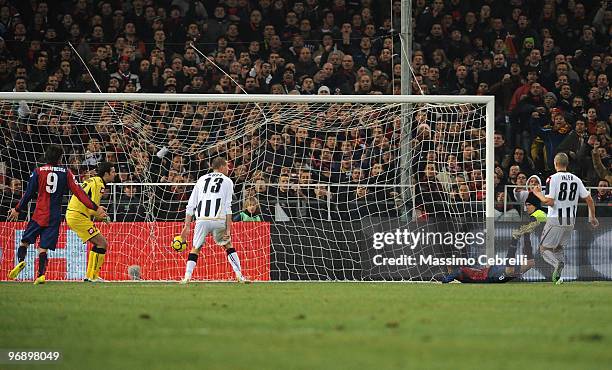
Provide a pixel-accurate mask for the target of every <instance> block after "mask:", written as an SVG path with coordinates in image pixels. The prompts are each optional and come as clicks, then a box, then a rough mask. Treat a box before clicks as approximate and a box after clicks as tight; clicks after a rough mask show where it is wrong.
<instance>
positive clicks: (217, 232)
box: [193, 220, 230, 249]
mask: <svg viewBox="0 0 612 370" xmlns="http://www.w3.org/2000/svg"><path fill="white" fill-rule="evenodd" d="M209 233H212V234H213V238H214V239H215V243H217V244H219V245H226V244H227V243H229V242H230V241H229V240H225V239H223V235H224V234H225V220H200V221H196V224H195V230H194V233H193V247H194V248H198V249H199V248H201V247H202V246H203V245H204V242H206V236H207V235H208V234H209Z"/></svg>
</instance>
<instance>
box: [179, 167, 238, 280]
mask: <svg viewBox="0 0 612 370" xmlns="http://www.w3.org/2000/svg"><path fill="white" fill-rule="evenodd" d="M211 167H212V169H213V172H211V173H209V174H206V175H204V176H202V177H200V178H199V179H198V182H197V183H196V185H195V186H194V188H193V191H192V193H191V196H190V197H189V202H188V204H187V210H186V212H185V213H186V215H185V226H184V227H183V231H182V232H181V238H182V240H187V237H188V236H189V230H190V228H191V221H192V220H193V219H194V218H195V221H196V224H195V231H194V235H193V248H192V249H191V252H189V257H188V258H187V266H186V268H185V277H184V278H183V280H181V284H186V283H188V282H189V280H191V275H192V274H193V270H194V269H195V266H196V263H197V262H198V255H199V253H200V248H202V246H203V245H204V242H205V241H206V236H207V235H208V234H209V233H212V234H213V237H214V239H215V242H216V243H217V244H218V245H220V246H222V247H223V248H225V252H226V253H227V260H228V261H229V263H230V265H231V266H232V269H233V270H234V273H235V274H236V280H238V281H239V282H241V283H246V282H248V281H247V280H246V279H245V277H244V276H242V272H241V270H240V259H238V254H237V253H236V250H235V249H234V248H233V247H232V242H231V239H230V236H231V232H232V195H233V193H234V183H233V182H232V180H231V179H230V178H229V177H227V173H228V170H229V169H228V167H227V161H226V160H225V159H223V158H221V157H217V158H215V159H213V161H212V164H211Z"/></svg>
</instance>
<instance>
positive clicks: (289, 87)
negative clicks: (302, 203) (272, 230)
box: [0, 0, 612, 219]
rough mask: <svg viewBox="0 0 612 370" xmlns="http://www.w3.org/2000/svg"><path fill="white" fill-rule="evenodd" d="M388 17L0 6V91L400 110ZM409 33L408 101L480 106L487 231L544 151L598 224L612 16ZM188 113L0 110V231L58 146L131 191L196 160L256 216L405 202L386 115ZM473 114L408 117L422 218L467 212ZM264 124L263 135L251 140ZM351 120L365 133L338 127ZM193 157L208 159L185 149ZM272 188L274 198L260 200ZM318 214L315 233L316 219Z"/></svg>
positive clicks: (444, 19) (603, 5)
mask: <svg viewBox="0 0 612 370" xmlns="http://www.w3.org/2000/svg"><path fill="white" fill-rule="evenodd" d="M400 14H401V1H399V0H393V1H374V0H304V1H293V0H221V1H216V0H209V1H187V0H165V1H164V0H159V1H153V0H133V1H121V0H115V1H88V0H77V1H37V0H30V1H26V0H24V1H8V0H0V89H1V90H2V91H7V92H10V91H16V92H21V91H45V92H98V91H99V90H98V89H100V90H101V91H103V92H111V93H122V92H129V93H133V92H142V93H147V92H149V93H152V92H156V93H166V94H173V93H189V94H211V93H214V94H234V93H238V94H242V93H248V94H301V95H308V94H318V95H324V94H343V95H346V94H399V93H400V86H401V84H400V77H401V68H400V63H401V58H405V53H403V52H402V51H401V50H402V48H405V47H406V45H405V44H402V42H400V38H399V36H398V33H399V31H400ZM412 26H413V29H412V32H413V50H412V60H411V67H412V72H413V76H412V86H411V89H412V93H413V94H449V95H494V96H495V128H496V131H495V144H494V145H495V162H496V167H495V170H494V176H495V177H494V179H495V180H494V183H495V189H494V190H495V193H496V199H497V201H498V202H497V210H498V212H499V213H500V214H504V213H508V212H514V211H517V207H516V206H513V205H510V206H507V207H506V208H504V206H503V204H504V200H505V201H506V202H508V201H509V202H512V201H513V200H514V199H513V193H512V192H509V193H506V192H505V191H504V187H505V185H519V186H522V185H524V184H525V181H526V179H527V178H528V177H529V176H530V175H533V174H537V175H539V176H540V177H541V178H542V179H543V180H544V179H545V178H546V176H548V174H550V173H551V171H553V170H554V169H553V166H552V158H553V157H554V155H555V154H556V153H559V152H565V153H567V154H568V155H569V157H570V160H571V162H570V170H571V171H572V172H574V173H576V174H577V175H578V176H580V177H581V178H582V179H584V181H585V184H586V185H588V186H592V187H598V188H600V189H599V190H594V193H593V195H594V197H595V200H596V202H598V203H599V204H600V205H602V206H603V205H605V206H606V207H603V208H602V209H604V211H605V210H606V209H608V210H609V208H610V207H609V205H610V199H611V195H610V194H611V192H610V191H608V190H605V187H609V186H610V184H611V182H612V175H611V172H610V171H611V168H612V160H611V157H610V154H611V153H612V139H611V136H610V129H611V125H612V90H611V88H610V79H611V78H612V50H611V48H612V2H611V3H610V4H608V2H607V1H592V0H585V1H574V0H543V1H538V0H533V1H527V0H503V1H500V0H477V1H466V0H446V1H445V0H431V1H428V0H414V1H413V20H412ZM71 45H72V46H71ZM81 59H82V60H81ZM83 62H84V63H85V64H86V65H87V68H85V64H84V63H83ZM205 101H206V99H205V97H204V98H203V103H201V104H165V103H159V104H154V105H148V106H146V107H144V106H140V107H134V106H130V105H126V106H118V107H117V112H116V111H113V110H112V109H109V108H108V106H96V107H95V108H91V107H87V106H83V103H80V102H76V103H74V104H70V106H64V107H49V106H46V105H36V104H29V105H28V104H25V103H23V104H9V103H3V104H2V106H1V107H0V109H1V114H0V192H2V196H1V198H2V204H3V205H2V209H0V213H2V216H0V217H4V214H5V213H6V212H5V210H6V209H7V207H9V206H10V204H11V202H14V201H15V200H16V199H19V197H20V194H21V192H22V191H23V187H24V184H25V183H26V182H27V179H28V176H29V172H30V171H31V169H32V168H33V167H34V166H35V165H36V163H37V159H38V155H39V154H40V153H42V145H41V144H44V143H48V142H58V141H59V142H61V143H63V144H65V148H66V151H67V153H68V154H69V156H68V157H67V162H68V163H69V165H70V166H71V168H72V169H73V171H74V172H75V173H76V174H78V175H79V176H80V177H81V178H86V177H87V176H91V174H92V169H93V168H94V167H95V165H96V164H97V163H98V162H99V161H102V160H111V161H115V162H118V163H121V166H120V168H119V173H120V174H119V178H118V179H117V181H122V182H128V181H131V182H139V181H141V180H142V179H143V178H144V177H143V174H146V179H147V180H152V181H159V182H172V183H174V182H176V183H183V182H191V181H194V180H195V179H197V177H198V176H199V174H201V173H202V171H206V170H207V169H208V162H209V160H210V158H212V157H213V156H215V155H219V154H221V155H224V156H227V157H228V158H229V159H230V163H231V166H232V173H231V177H232V178H233V179H234V181H235V182H236V183H237V184H246V183H249V184H252V183H257V182H259V185H257V184H255V185H254V186H251V185H249V186H242V187H240V188H239V193H240V195H241V197H242V199H246V198H251V197H254V198H257V199H259V202H260V208H261V209H260V211H261V212H262V213H263V214H264V215H268V216H270V217H271V215H273V214H275V213H277V212H276V211H275V210H274V209H270V208H274V207H272V206H271V205H270V204H271V201H270V200H271V199H280V198H281V197H288V199H294V198H295V199H305V200H308V201H310V200H314V201H316V202H318V203H321V204H328V203H330V202H329V201H328V197H332V198H333V203H334V204H345V203H346V204H352V203H355V201H357V203H359V201H360V200H368V201H370V202H366V203H373V202H371V201H376V202H378V206H377V207H378V208H376V211H380V212H382V211H381V210H384V212H392V211H391V210H392V209H394V207H395V205H396V204H397V203H398V202H397V200H398V194H399V193H401V192H402V191H404V189H402V188H397V187H394V186H393V185H398V184H399V182H400V181H399V178H400V176H399V171H398V169H399V166H400V159H399V154H400V140H399V139H400V138H399V135H400V131H399V128H400V124H401V122H400V121H399V119H394V118H392V117H393V116H394V115H395V116H397V117H399V111H397V110H395V111H394V110H393V109H387V110H383V111H381V112H377V113H376V114H374V113H372V112H370V111H368V110H367V109H366V110H365V111H364V110H363V109H362V110H358V111H356V110H355V109H354V108H351V107H350V105H339V104H336V105H330V106H328V107H326V108H325V109H321V108H320V107H319V108H317V109H314V108H312V109H311V111H309V110H308V109H309V108H308V107H306V108H304V111H303V112H302V113H303V115H302V116H301V117H307V118H308V119H307V121H306V122H300V121H297V122H295V119H294V120H293V121H291V120H288V119H287V118H286V116H287V114H288V112H286V111H283V110H282V108H279V107H276V106H274V105H268V106H266V107H265V108H264V111H259V110H258V109H255V108H254V107H253V106H244V105H232V104H222V103H206V102H205ZM472 108H473V109H471V110H470V109H468V110H467V111H466V110H465V109H463V108H457V109H455V110H453V111H452V112H450V113H448V114H443V113H444V112H442V111H433V112H424V111H421V110H415V112H414V114H413V115H412V116H411V117H410V118H411V122H412V137H413V138H414V139H413V140H412V142H411V148H412V149H413V156H412V157H411V158H410V164H409V165H412V166H413V168H412V173H413V174H414V181H413V183H414V184H415V188H414V201H413V203H414V208H415V209H416V210H417V211H418V213H419V216H423V217H427V216H428V215H431V214H436V213H439V212H450V213H453V212H463V211H464V210H465V208H457V207H455V208H453V207H454V206H448V205H444V204H457V203H461V202H466V203H469V202H472V201H473V200H478V199H482V197H483V194H484V191H486V189H483V179H484V176H485V173H484V172H485V171H484V167H482V162H483V158H484V141H483V139H484V130H483V129H484V120H483V112H482V111H481V110H479V109H478V108H477V107H472ZM134 112H141V113H142V112H144V113H142V114H141V115H138V114H135V113H134ZM263 115H265V116H266V117H268V118H269V117H276V118H274V119H272V120H270V122H269V124H266V125H265V126H264V127H263V128H262V127H259V128H258V129H256V130H250V129H249V127H251V126H250V125H253V126H257V123H258V122H260V121H261V120H262V119H263ZM118 117H121V120H119V119H118ZM85 118H87V119H85ZM294 118H295V117H294ZM358 120H361V122H364V121H367V122H368V123H367V125H365V127H364V126H363V125H362V128H356V129H353V128H355V127H357V126H359V122H358ZM136 123H138V129H137V130H134V129H133V127H134V126H135V124H136ZM237 133H239V134H237ZM139 135H140V136H139ZM142 135H144V138H145V139H146V143H147V144H146V145H143V144H142V142H141V141H140V140H141V139H142V138H143V136H142ZM234 136H235V137H236V139H235V140H229V141H228V140H226V138H228V137H234ZM217 143H219V145H217ZM202 146H206V147H209V148H212V149H210V150H207V151H204V152H203V151H198V150H197V148H200V147H202ZM125 148H129V149H125ZM15 153H20V154H19V155H16V154H15ZM285 182H286V185H285ZM271 183H272V184H277V185H276V186H275V187H270V186H267V185H264V184H271ZM317 184H319V185H320V186H317ZM300 185H302V186H300ZM331 185H333V186H331ZM369 185H388V187H380V188H376V187H372V186H369ZM183 188H184V187H181V186H174V187H164V190H163V191H162V192H161V193H162V194H163V195H162V198H163V199H164V201H168V200H178V202H174V203H176V204H181V201H183V200H186V199H183V198H185V194H187V196H188V192H187V193H186V192H185V191H184V189H183ZM283 189H284V190H283ZM377 189H378V190H377ZM118 192H119V194H120V196H121V197H125V198H126V199H127V203H126V204H127V206H126V207H128V208H125V212H128V213H130V214H132V213H138V212H139V210H138V207H141V206H142V204H141V203H142V202H141V201H130V200H129V199H131V198H130V197H139V196H141V193H140V192H139V190H138V188H137V187H136V186H124V187H122V188H121V189H118ZM242 192H244V194H242ZM504 198H505V199H504ZM291 203H292V202H289V203H287V204H291ZM357 203H356V204H357ZM436 205H437V206H436ZM129 207H136V208H135V209H130V208H129ZM239 207H241V206H240V205H239ZM287 207H289V206H287ZM347 207H348V206H347ZM355 207H357V208H353V209H348V208H347V209H345V210H339V209H335V210H334V212H335V215H334V216H333V218H338V217H339V218H343V217H344V216H342V213H343V212H345V213H355V212H358V213H361V212H373V210H372V209H369V210H368V209H361V208H359V206H355ZM513 210H514V211H513ZM286 211H287V212H285V213H287V214H288V215H289V216H291V215H295V214H296V213H295V212H296V211H295V210H286ZM308 212H311V211H308ZM317 212H325V216H323V215H322V214H318V216H316V217H321V218H323V219H326V218H327V216H329V214H328V213H327V212H328V211H327V209H326V208H325V207H323V208H321V209H320V210H319V211H317ZM393 212H394V211H393ZM175 213H176V214H178V209H177V211H176V212H175ZM298 214H299V215H303V212H302V213H300V212H298ZM309 214H312V212H311V213H309ZM164 217H166V216H164ZM167 217H170V218H172V217H173V216H171V215H170V216H167ZM330 217H331V216H330Z"/></svg>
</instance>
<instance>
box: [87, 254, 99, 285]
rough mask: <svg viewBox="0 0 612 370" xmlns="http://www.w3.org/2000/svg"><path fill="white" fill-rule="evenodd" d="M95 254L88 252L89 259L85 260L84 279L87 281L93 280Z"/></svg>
mask: <svg viewBox="0 0 612 370" xmlns="http://www.w3.org/2000/svg"><path fill="white" fill-rule="evenodd" d="M96 254H97V253H96V252H94V251H90V252H89V258H88V259H87V272H86V273H85V277H86V278H88V279H89V280H91V279H93V275H94V273H93V272H94V258H95V257H96V256H95V255H96Z"/></svg>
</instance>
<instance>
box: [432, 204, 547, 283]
mask: <svg viewBox="0 0 612 370" xmlns="http://www.w3.org/2000/svg"><path fill="white" fill-rule="evenodd" d="M525 207H526V208H527V212H528V213H529V222H528V223H527V224H525V225H523V226H521V227H520V228H518V229H516V230H514V231H513V232H512V243H511V244H510V247H508V251H507V253H506V259H510V258H516V250H517V248H518V242H519V240H520V239H521V238H522V237H523V236H526V237H525V244H524V247H523V251H524V253H525V256H526V257H527V264H526V265H522V266H521V265H518V264H515V265H495V266H486V267H479V268H476V267H467V266H462V267H457V268H456V269H455V270H454V271H453V272H451V273H450V274H448V275H445V276H444V277H443V278H442V283H450V282H451V281H453V280H457V281H460V282H462V283H506V282H508V281H510V280H513V279H516V278H517V277H519V276H521V275H522V274H524V273H525V272H527V271H529V270H530V269H531V268H532V267H533V266H534V265H535V261H534V258H533V251H532V248H531V241H528V240H529V234H531V233H533V232H536V231H537V229H538V228H539V227H540V225H542V224H543V223H545V222H546V214H545V213H544V212H543V211H542V210H541V209H540V200H539V199H538V198H537V197H536V196H535V194H533V193H531V192H530V193H529V194H528V195H527V198H526V199H525Z"/></svg>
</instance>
